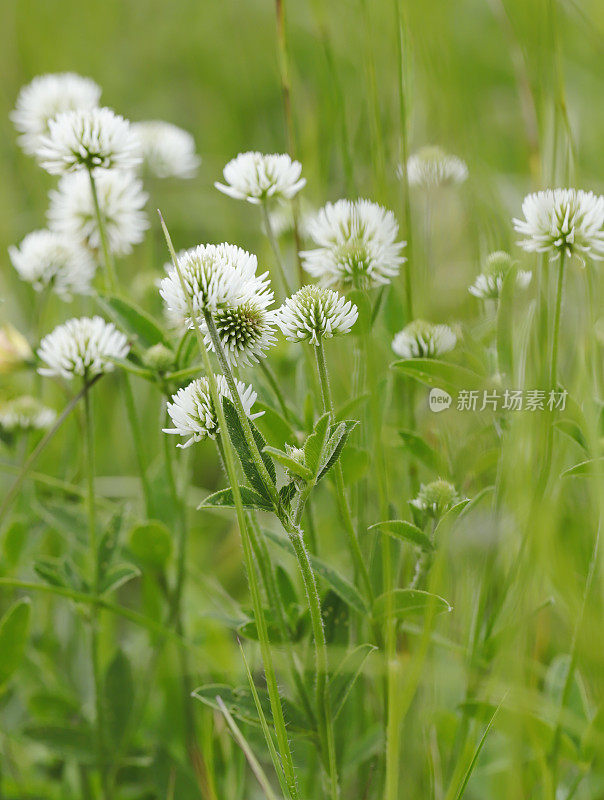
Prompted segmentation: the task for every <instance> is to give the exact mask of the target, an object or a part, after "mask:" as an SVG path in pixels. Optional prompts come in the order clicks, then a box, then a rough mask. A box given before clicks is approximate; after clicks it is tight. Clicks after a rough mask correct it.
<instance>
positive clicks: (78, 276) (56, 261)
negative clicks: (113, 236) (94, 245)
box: [8, 230, 96, 300]
mask: <svg viewBox="0 0 604 800" xmlns="http://www.w3.org/2000/svg"><path fill="white" fill-rule="evenodd" d="M8 254H9V256H10V259H11V261H12V262H13V266H14V267H15V269H16V270H17V272H18V273H19V277H20V278H21V279H22V280H24V281H27V282H28V283H31V284H32V286H33V287H34V289H35V290H36V291H37V292H39V291H42V289H45V288H47V287H49V286H50V287H52V289H53V290H54V291H55V292H56V293H57V294H58V295H59V296H60V297H62V298H63V299H65V300H70V299H71V295H72V294H89V292H90V285H91V283H92V279H93V278H94V272H95V268H96V267H95V263H94V261H93V259H92V257H91V255H90V253H89V252H88V251H87V250H86V249H84V248H83V247H82V246H81V245H79V244H77V243H76V242H74V241H72V240H71V239H68V238H67V237H65V236H62V235H61V234H59V233H56V232H54V231H49V230H41V231H33V232H32V233H30V234H28V235H27V236H26V237H25V239H23V241H22V242H21V244H20V245H19V247H9V249H8Z"/></svg>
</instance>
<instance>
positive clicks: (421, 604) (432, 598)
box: [373, 589, 452, 619]
mask: <svg viewBox="0 0 604 800" xmlns="http://www.w3.org/2000/svg"><path fill="white" fill-rule="evenodd" d="M387 601H388V597H387V594H382V595H380V596H379V597H377V598H376V599H375V602H374V604H373V615H374V616H375V617H376V618H377V619H379V618H381V617H385V616H386V612H387ZM430 606H434V607H435V609H436V613H441V614H442V613H443V612H445V611H451V610H452V606H451V605H450V604H449V603H448V602H447V601H446V600H445V598H444V597H441V596H440V595H438V594H432V593H431V592H425V591H423V590H422V589H393V591H392V611H393V615H394V617H395V618H397V619H401V618H403V617H406V616H407V615H408V614H412V613H414V612H417V611H423V610H424V609H426V608H428V607H430Z"/></svg>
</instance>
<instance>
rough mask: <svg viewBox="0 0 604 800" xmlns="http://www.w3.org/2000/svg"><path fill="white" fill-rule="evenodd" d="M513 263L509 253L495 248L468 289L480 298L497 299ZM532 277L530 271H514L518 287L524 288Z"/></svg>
mask: <svg viewBox="0 0 604 800" xmlns="http://www.w3.org/2000/svg"><path fill="white" fill-rule="evenodd" d="M513 265H514V260H513V259H512V256H511V255H510V254H509V253H506V252H505V251H504V250H496V251H495V252H494V253H491V254H490V255H489V256H487V260H486V263H485V265H484V269H483V271H482V272H481V274H480V275H478V276H477V277H476V280H475V281H474V283H473V284H472V285H471V286H470V287H469V289H468V291H469V292H470V294H472V295H474V297H478V298H479V299H481V300H497V299H498V298H499V295H500V294H501V290H502V288H503V281H504V279H505V276H506V275H507V274H508V272H509V271H510V269H511V268H512V267H513ZM532 279H533V273H532V272H529V271H526V270H519V271H518V272H517V273H516V285H517V286H518V288H519V289H526V288H527V286H528V285H529V284H530V282H531V280H532Z"/></svg>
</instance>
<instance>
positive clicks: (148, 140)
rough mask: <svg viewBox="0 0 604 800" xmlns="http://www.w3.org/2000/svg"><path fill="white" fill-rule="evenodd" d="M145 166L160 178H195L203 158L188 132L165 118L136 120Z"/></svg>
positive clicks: (136, 130) (135, 127)
mask: <svg viewBox="0 0 604 800" xmlns="http://www.w3.org/2000/svg"><path fill="white" fill-rule="evenodd" d="M131 127H132V131H133V133H134V134H135V135H136V137H137V139H138V141H139V145H140V149H141V154H142V157H143V163H144V166H145V167H146V168H147V170H148V171H149V172H150V173H151V174H152V175H154V176H155V177H157V178H193V177H195V174H196V172H197V168H198V167H199V164H200V161H201V159H200V158H199V156H198V155H197V153H196V152H195V140H194V139H193V137H192V136H191V134H190V133H189V132H188V131H183V129H182V128H178V127H177V126H176V125H172V124H171V123H170V122H163V121H162V120H149V121H147V122H135V123H133V124H132V126H131Z"/></svg>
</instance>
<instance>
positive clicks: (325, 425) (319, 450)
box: [304, 414, 329, 475]
mask: <svg viewBox="0 0 604 800" xmlns="http://www.w3.org/2000/svg"><path fill="white" fill-rule="evenodd" d="M328 435H329V414H323V416H322V417H319V419H318V420H317V422H316V424H315V427H314V429H313V432H312V433H311V434H310V436H309V437H308V438H307V440H306V441H305V442H304V460H305V461H306V466H307V467H308V468H309V469H310V470H311V472H312V473H313V474H315V475H316V474H317V472H318V471H319V462H320V460H321V455H322V454H323V448H324V447H325V443H326V441H327V437H328Z"/></svg>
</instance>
